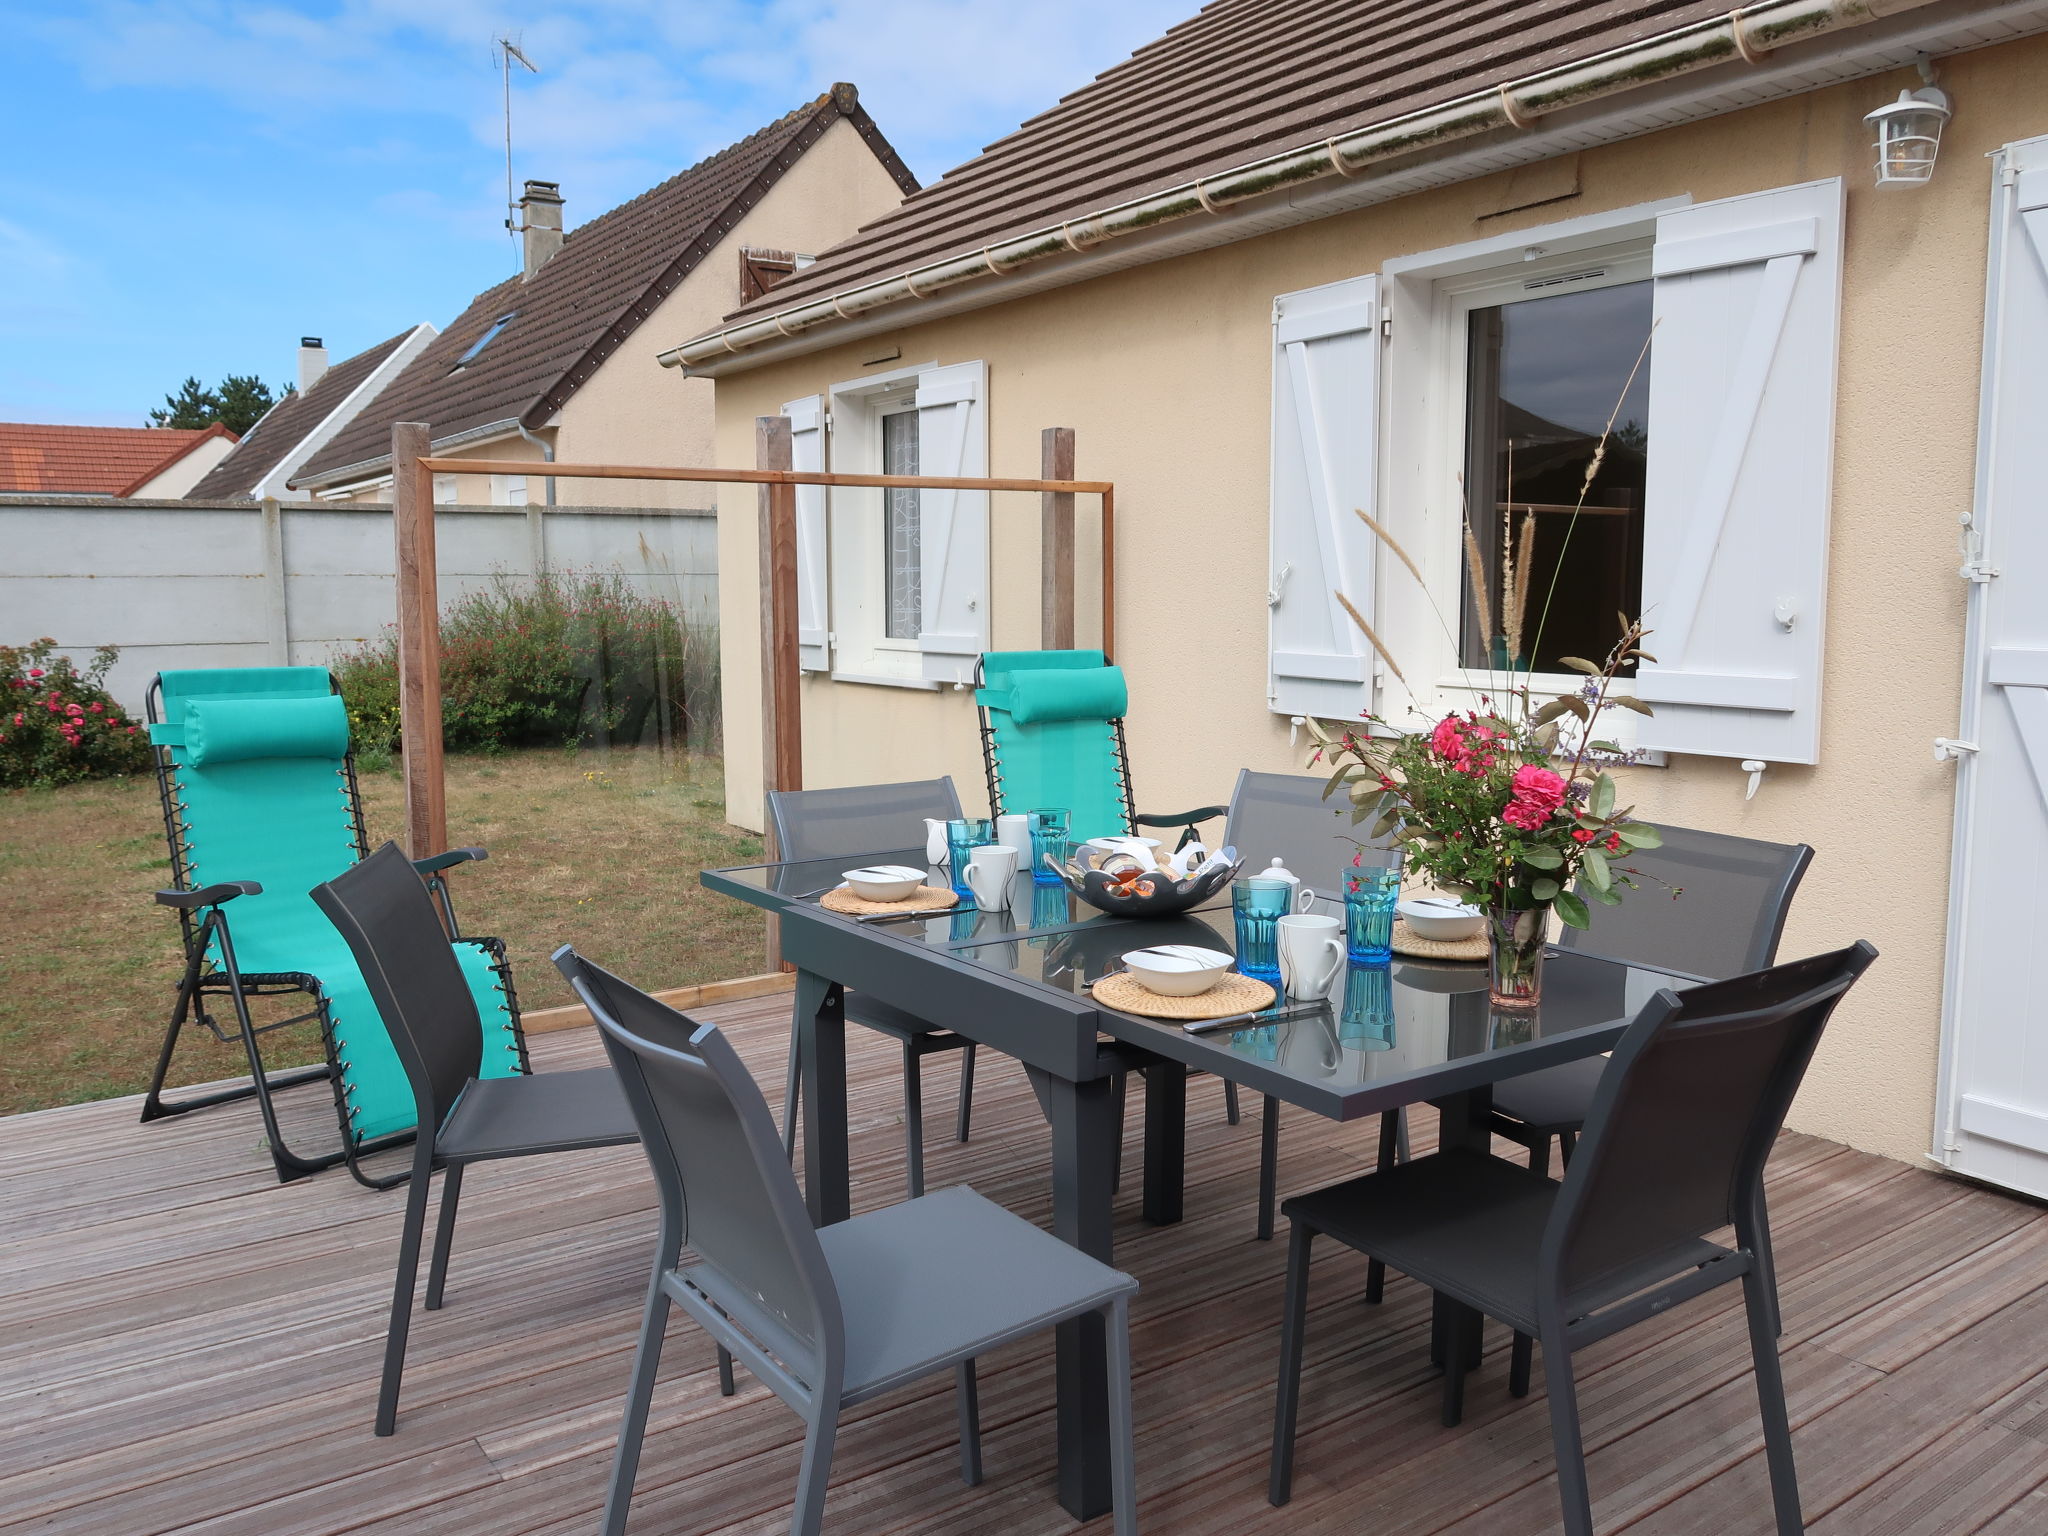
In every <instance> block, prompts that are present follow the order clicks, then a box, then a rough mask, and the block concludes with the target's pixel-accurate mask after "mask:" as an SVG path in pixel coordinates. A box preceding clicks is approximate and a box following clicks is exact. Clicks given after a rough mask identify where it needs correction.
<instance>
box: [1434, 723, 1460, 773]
mask: <svg viewBox="0 0 2048 1536" xmlns="http://www.w3.org/2000/svg"><path fill="white" fill-rule="evenodd" d="M1429 749H1430V751H1432V752H1434V753H1435V754H1436V755H1437V756H1438V757H1440V758H1442V759H1444V761H1446V762H1450V763H1455V762H1459V761H1462V760H1463V758H1464V756H1465V736H1464V732H1463V731H1462V730H1461V729H1460V727H1459V725H1458V722H1457V720H1456V719H1455V718H1454V717H1453V716H1450V715H1446V716H1444V718H1443V719H1441V720H1439V721H1437V723H1436V729H1435V730H1433V731H1431V732H1430V733H1429Z"/></svg>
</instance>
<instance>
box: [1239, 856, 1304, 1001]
mask: <svg viewBox="0 0 2048 1536" xmlns="http://www.w3.org/2000/svg"><path fill="white" fill-rule="evenodd" d="M1230 910H1231V915H1232V916H1233V917H1235V918H1236V920H1237V968H1238V970H1240V971H1242V972H1243V973H1244V974H1245V975H1247V976H1250V977H1252V978H1253V979H1255V980H1258V981H1265V982H1271V983H1272V984H1273V985H1274V986H1276V987H1277V986H1279V985H1280V919H1281V918H1283V917H1285V916H1286V915H1287V914H1288V913H1289V912H1291V911H1293V910H1294V887H1293V886H1291V885H1289V884H1288V883H1287V882H1286V881H1285V880H1234V881H1232V882H1231V885H1230Z"/></svg>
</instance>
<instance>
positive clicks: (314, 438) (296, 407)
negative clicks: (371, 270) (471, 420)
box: [185, 324, 440, 501]
mask: <svg viewBox="0 0 2048 1536" xmlns="http://www.w3.org/2000/svg"><path fill="white" fill-rule="evenodd" d="M439 334H440V333H439V332H438V331H436V330H435V329H434V328H433V327H432V326H431V325H426V324H420V325H415V326H413V327H412V328H411V329H410V330H405V331H400V332H399V333H398V334H397V335H396V336H393V337H390V338H389V339H387V340H384V341H380V342H378V343H377V345H375V346H374V347H370V348H367V349H365V350H364V351H361V352H358V353H357V354H356V355H355V356H354V357H351V358H346V359H344V360H343V361H341V362H339V363H336V364H334V365H333V366H332V367H329V366H328V363H327V348H326V347H325V346H324V345H323V344H322V343H321V340H320V338H319V337H318V336H304V337H301V338H300V339H299V383H298V388H297V389H295V390H293V391H292V392H291V393H290V394H288V395H286V396H285V397H284V398H283V399H282V400H280V401H278V402H277V404H275V405H273V406H272V407H271V408H270V409H269V410H267V411H265V412H264V413H263V417H262V419H261V420H260V421H258V422H257V423H256V425H255V426H253V427H251V428H250V429H249V430H248V432H247V433H246V434H245V435H244V436H243V438H242V440H241V441H240V442H239V443H237V444H236V445H235V448H234V451H233V452H232V453H230V454H229V455H228V456H227V457H226V458H224V459H222V460H221V461H220V462H219V463H218V464H216V465H214V467H213V468H212V469H211V470H209V471H208V472H207V473H206V475H205V476H204V477H203V478H202V479H201V480H200V481H199V482H198V483H197V484H196V485H194V486H193V487H192V489H191V490H189V491H187V492H186V493H185V494H186V496H187V498H188V499H190V500H192V501H243V500H250V501H262V500H264V499H265V498H272V497H274V498H276V499H278V500H287V501H292V500H295V501H305V500H308V499H310V496H311V493H310V492H308V491H303V490H299V491H295V490H293V489H292V488H291V477H292V476H293V474H295V473H296V472H297V471H298V470H299V468H300V467H301V466H302V465H304V464H305V462H306V461H307V460H308V459H310V458H311V457H312V456H313V455H314V454H316V453H318V452H319V451H320V450H321V449H322V448H324V447H326V446H327V445H328V444H329V443H331V442H332V441H334V438H335V436H336V434H337V433H339V432H340V431H341V430H342V428H344V427H346V426H347V425H348V424H349V423H350V422H351V421H354V420H355V419H356V417H357V416H359V415H361V414H362V412H364V411H365V410H367V409H369V407H370V405H371V404H372V402H374V401H375V400H376V398H377V396H378V395H380V394H382V393H383V392H384V390H385V388H386V387H387V386H388V385H389V384H390V383H391V382H392V380H394V379H396V378H397V377H398V376H399V374H400V373H402V372H403V371H404V370H405V365H406V364H407V363H410V362H411V361H412V360H413V359H414V358H416V357H418V356H419V355H420V353H421V352H422V351H424V350H425V348H426V345H427V343H428V342H430V341H432V340H433V339H434V338H435V337H436V336H437V335H439Z"/></svg>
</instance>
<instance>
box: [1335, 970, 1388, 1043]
mask: <svg viewBox="0 0 2048 1536" xmlns="http://www.w3.org/2000/svg"><path fill="white" fill-rule="evenodd" d="M1337 1039H1338V1041H1339V1042H1340V1043H1342V1044H1344V1045H1348V1046H1350V1047H1351V1049H1352V1050H1354V1051H1390V1050H1392V1049H1393V1048H1394V980H1393V973H1392V972H1391V971H1390V970H1389V969H1388V968H1387V967H1386V966H1384V965H1354V966H1352V967H1351V968H1350V969H1349V970H1347V971H1346V972H1345V974H1344V1011H1343V1013H1341V1014H1340V1015H1338V1018H1337Z"/></svg>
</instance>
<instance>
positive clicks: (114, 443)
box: [0, 421, 235, 496]
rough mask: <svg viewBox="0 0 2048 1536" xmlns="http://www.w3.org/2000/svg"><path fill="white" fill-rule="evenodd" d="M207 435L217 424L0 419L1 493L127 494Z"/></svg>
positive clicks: (214, 433) (222, 431)
mask: <svg viewBox="0 0 2048 1536" xmlns="http://www.w3.org/2000/svg"><path fill="white" fill-rule="evenodd" d="M211 437H225V438H226V439H227V440H228V441H229V442H231V443H232V442H234V441H235V434H234V433H232V432H230V431H229V430H228V429H227V428H226V427H224V426H222V425H221V424H220V423H219V422H215V423H214V424H213V425H212V426H210V427H205V428H200V429H195V430H193V431H185V430H183V429H182V428H172V427H50V426H42V425H39V424H37V423H35V422H14V421H0V491H55V492H58V493H61V494H68V495H73V496H76V495H91V496H127V495H132V494H133V493H134V491H135V489H136V488H137V487H138V486H141V485H145V484H147V483H148V482H149V481H150V480H153V479H154V478H156V476H157V475H158V474H159V473H161V472H162V471H163V470H165V469H167V468H168V467H169V466H170V465H171V464H173V463H175V462H176V461H177V460H179V459H182V458H183V457H184V456H185V455H186V454H188V453H190V452H191V451H192V450H193V449H194V448H196V447H198V446H199V445H200V444H201V443H202V442H205V441H206V440H207V439H208V438H211Z"/></svg>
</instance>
